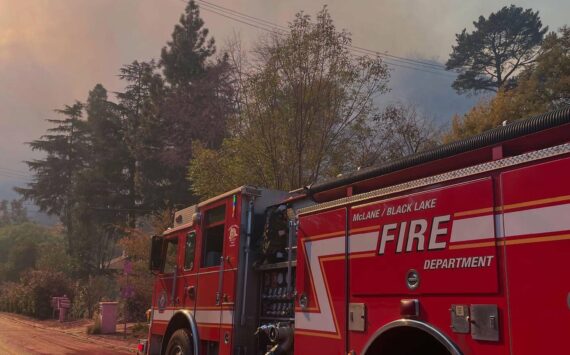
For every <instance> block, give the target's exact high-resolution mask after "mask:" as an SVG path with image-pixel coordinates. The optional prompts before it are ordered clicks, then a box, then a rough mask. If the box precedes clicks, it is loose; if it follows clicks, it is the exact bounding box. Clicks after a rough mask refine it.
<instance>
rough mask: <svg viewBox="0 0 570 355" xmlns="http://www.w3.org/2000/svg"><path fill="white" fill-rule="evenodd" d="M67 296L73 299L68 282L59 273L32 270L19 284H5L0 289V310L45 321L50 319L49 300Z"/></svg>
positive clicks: (51, 310)
mask: <svg viewBox="0 0 570 355" xmlns="http://www.w3.org/2000/svg"><path fill="white" fill-rule="evenodd" d="M63 295H67V297H69V298H70V299H71V300H72V299H73V290H72V288H71V287H70V284H69V280H68V279H67V278H66V277H65V276H64V275H63V274H62V273H60V272H52V271H41V270H33V271H29V272H27V273H25V274H24V275H23V276H22V279H21V280H20V282H19V283H6V284H4V285H3V286H2V288H1V289H0V310H3V311H7V312H14V313H20V314H25V315H29V316H32V317H36V318H40V319H45V318H49V317H51V315H52V313H53V308H52V307H51V298H52V297H54V296H63Z"/></svg>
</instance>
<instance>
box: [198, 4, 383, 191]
mask: <svg viewBox="0 0 570 355" xmlns="http://www.w3.org/2000/svg"><path fill="white" fill-rule="evenodd" d="M350 43H351V39H350V34H349V33H348V32H346V31H338V30H337V29H336V28H335V26H334V23H333V20H332V18H331V17H330V14H329V13H328V11H327V9H326V8H324V9H323V10H322V11H321V12H319V13H318V15H317V17H316V21H314V22H313V21H311V18H310V16H307V15H304V14H302V13H299V14H297V16H296V17H295V19H294V21H293V22H292V23H291V24H290V28H289V33H287V34H286V35H283V36H281V35H277V34H275V35H273V36H271V37H270V38H269V39H268V40H267V41H265V42H261V43H260V44H259V45H258V46H257V48H255V50H254V53H255V56H256V57H255V65H254V66H251V68H248V70H247V72H246V73H244V74H243V75H240V77H241V78H242V79H241V81H240V82H239V83H238V84H237V85H238V87H239V92H238V94H237V95H238V97H240V98H241V99H240V102H239V105H238V106H239V108H240V112H238V117H237V118H236V119H235V121H232V122H231V125H230V134H231V136H230V137H229V138H227V139H226V140H224V143H223V144H222V146H221V149H219V150H217V149H215V147H209V146H206V145H203V144H200V143H197V144H195V146H194V147H195V152H194V153H195V154H194V160H193V161H192V162H191V165H190V169H189V178H190V180H191V181H192V184H193V185H192V190H193V191H194V192H195V193H197V194H199V195H202V196H210V195H212V194H214V193H219V192H221V191H223V190H227V189H229V188H230V187H235V186H236V185H241V184H244V183H249V184H258V185H262V186H267V187H273V188H278V189H292V188H296V187H299V186H303V185H305V184H309V183H312V182H314V181H316V180H318V179H321V178H323V177H327V176H331V175H334V174H336V173H338V172H339V171H343V170H344V169H346V168H349V167H348V166H347V165H346V164H343V161H344V162H346V161H347V159H344V160H342V159H338V157H340V156H344V157H346V156H348V155H355V156H357V155H359V153H360V152H359V151H358V147H359V146H358V145H357V144H350V143H351V142H354V139H355V137H356V132H364V131H366V130H370V129H371V127H370V126H369V125H370V124H371V123H372V120H371V119H372V117H374V115H375V113H376V109H375V106H374V104H373V100H372V97H374V96H376V95H379V94H382V93H384V92H386V91H387V80H388V76H389V75H388V70H387V68H386V66H385V64H384V63H383V62H382V60H381V59H380V58H366V57H364V58H360V59H354V58H353V57H352V56H351V54H350V52H349V51H348V49H347V46H348V45H349V44H350ZM234 65H235V63H234ZM236 68H237V69H234V70H240V74H241V69H239V66H236ZM339 164H340V165H339Z"/></svg>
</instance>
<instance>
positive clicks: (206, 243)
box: [195, 199, 239, 354]
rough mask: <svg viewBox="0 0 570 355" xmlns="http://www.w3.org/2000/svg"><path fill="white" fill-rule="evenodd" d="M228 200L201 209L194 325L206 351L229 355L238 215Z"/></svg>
mask: <svg viewBox="0 0 570 355" xmlns="http://www.w3.org/2000/svg"><path fill="white" fill-rule="evenodd" d="M234 208H235V207H234V205H233V204H232V203H230V200H229V199H224V200H222V201H219V202H216V203H214V204H212V205H210V206H207V207H206V208H205V209H204V210H203V212H202V213H203V221H202V223H201V225H200V227H199V234H201V243H200V245H199V248H200V260H199V261H196V264H197V270H198V273H197V275H198V288H197V298H196V313H195V317H196V322H197V323H198V328H199V331H200V339H201V340H205V341H208V344H207V345H206V346H207V348H208V351H212V352H213V353H218V354H230V352H231V340H232V330H233V309H234V294H235V280H236V277H235V273H236V270H237V255H238V252H237V250H238V245H237V243H238V242H239V222H237V223H238V224H236V222H235V221H239V217H238V216H239V214H238V213H237V211H235V210H234Z"/></svg>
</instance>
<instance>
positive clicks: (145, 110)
mask: <svg viewBox="0 0 570 355" xmlns="http://www.w3.org/2000/svg"><path fill="white" fill-rule="evenodd" d="M156 69H157V68H156V64H155V62H154V61H150V62H138V61H134V62H132V63H131V64H128V65H125V66H123V67H122V68H121V70H120V74H119V77H120V78H121V79H122V80H124V81H125V83H126V85H125V90H124V91H123V92H119V93H117V98H118V99H119V108H120V111H121V117H122V122H123V130H124V132H125V135H124V139H125V146H126V147H127V148H128V150H129V162H128V165H127V169H128V182H127V189H128V191H129V196H130V198H131V200H130V208H131V209H132V210H133V211H131V212H134V213H131V218H130V219H129V220H130V226H131V227H134V225H133V222H134V219H135V217H136V215H137V211H138V214H144V212H145V211H148V210H158V209H162V208H164V199H165V196H164V194H163V191H162V190H163V184H162V181H163V179H164V171H165V169H166V168H167V167H164V166H163V163H162V161H161V159H160V154H161V152H162V150H163V148H164V142H163V139H162V138H163V137H165V136H166V135H167V134H166V127H165V123H164V120H163V118H162V116H161V108H162V106H163V101H164V96H165V88H164V81H163V78H162V77H161V76H160V74H158V73H157V72H156Z"/></svg>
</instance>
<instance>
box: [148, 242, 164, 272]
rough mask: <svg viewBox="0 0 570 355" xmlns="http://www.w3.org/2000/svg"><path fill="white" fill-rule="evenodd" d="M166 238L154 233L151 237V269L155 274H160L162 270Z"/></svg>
mask: <svg viewBox="0 0 570 355" xmlns="http://www.w3.org/2000/svg"><path fill="white" fill-rule="evenodd" d="M163 241H164V239H163V238H162V237H161V236H158V235H154V236H153V237H152V239H151V246H150V265H149V268H150V271H151V272H152V273H153V274H158V273H159V272H161V271H162V264H163V260H162V244H163Z"/></svg>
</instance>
